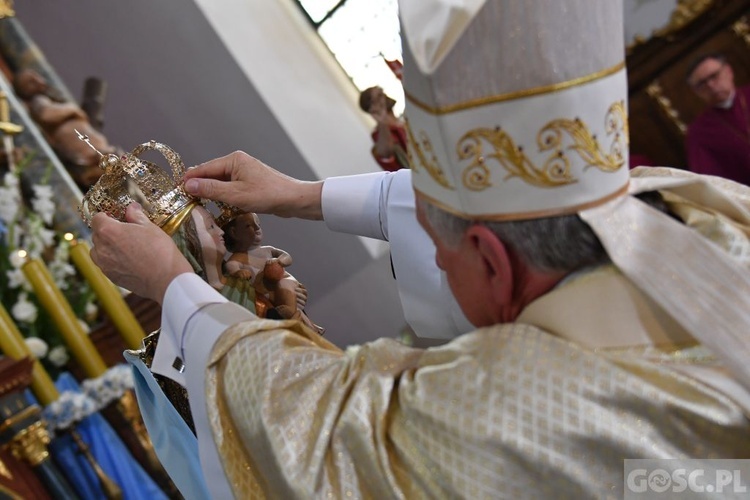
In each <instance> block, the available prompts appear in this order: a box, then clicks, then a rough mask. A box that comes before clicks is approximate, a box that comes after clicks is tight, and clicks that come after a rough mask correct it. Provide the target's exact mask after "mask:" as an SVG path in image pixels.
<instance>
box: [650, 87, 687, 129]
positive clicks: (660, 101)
mask: <svg viewBox="0 0 750 500" xmlns="http://www.w3.org/2000/svg"><path fill="white" fill-rule="evenodd" d="M646 94H648V96H649V97H651V98H652V99H653V100H655V101H656V104H657V105H658V106H659V109H660V110H661V112H662V113H663V114H664V116H666V117H667V118H668V119H669V120H670V121H671V122H672V123H673V124H674V126H675V127H677V129H678V130H679V131H680V133H681V134H682V135H685V134H686V133H687V125H685V122H683V121H682V119H680V114H679V113H678V112H677V110H676V109H674V106H672V101H671V100H669V98H668V97H667V96H665V95H664V89H662V87H661V84H660V83H659V82H658V81H654V82H653V83H652V84H651V85H649V86H648V87H646Z"/></svg>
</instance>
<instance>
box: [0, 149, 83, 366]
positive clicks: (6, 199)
mask: <svg viewBox="0 0 750 500" xmlns="http://www.w3.org/2000/svg"><path fill="white" fill-rule="evenodd" d="M32 158H33V154H27V155H25V156H24V157H23V158H22V159H21V161H19V162H18V164H17V165H15V166H10V167H9V168H6V169H5V173H4V174H3V176H2V183H1V184H0V299H2V303H3V305H4V306H5V307H6V308H7V309H8V312H9V313H10V315H11V316H12V317H13V320H14V321H15V323H16V325H17V326H18V329H19V330H20V331H21V333H22V335H23V336H24V337H25V338H26V342H27V345H28V346H29V348H30V350H31V351H32V353H34V355H35V356H36V357H37V358H38V359H39V360H40V361H41V362H42V364H43V365H44V367H45V368H46V369H47V370H48V371H49V372H50V375H52V376H53V377H54V376H56V375H57V374H58V373H59V372H60V371H61V370H62V369H63V368H64V366H65V365H66V363H67V361H68V359H69V355H68V351H67V349H66V347H65V345H64V344H63V341H62V338H61V337H60V335H59V334H58V332H57V329H56V327H55V325H54V322H53V320H52V318H51V317H50V315H49V314H47V312H46V311H44V309H43V308H42V307H41V306H40V305H39V302H38V300H37V298H36V296H35V295H34V293H33V291H32V288H31V285H30V284H29V282H28V280H27V279H26V277H25V276H24V273H23V271H22V270H21V265H22V264H23V257H22V256H21V254H20V253H19V251H25V252H26V254H27V255H28V256H29V257H31V258H41V259H42V260H44V261H45V262H46V264H47V267H48V268H49V270H50V273H51V274H52V276H53V278H54V280H55V284H56V285H57V286H58V287H59V288H60V289H61V290H62V292H63V294H64V295H65V297H66V298H67V299H68V301H69V302H70V304H71V306H72V308H73V311H74V312H75V314H76V316H77V317H78V318H79V320H80V321H81V322H82V323H83V326H84V329H85V330H86V331H89V330H90V327H89V323H91V322H92V321H93V320H94V319H95V318H96V316H97V306H96V302H95V295H94V292H93V290H92V289H91V287H90V286H89V285H88V283H87V282H86V280H84V279H83V277H82V276H80V274H79V273H78V272H77V270H76V269H75V267H74V266H73V265H72V264H71V262H70V256H69V249H70V241H71V240H72V239H73V235H69V234H62V233H59V232H56V231H55V230H53V229H52V220H53V217H54V212H55V204H54V201H53V195H54V193H53V191H52V187H51V186H49V184H48V182H49V172H50V171H51V168H52V167H50V168H49V169H48V171H47V172H48V173H47V175H45V176H44V177H43V178H42V179H40V180H39V182H38V183H37V184H33V185H32V186H31V188H30V190H28V191H29V192H28V193H25V192H24V190H23V189H22V185H21V172H22V171H23V168H24V166H25V165H27V164H28V163H29V162H30V161H31V160H32Z"/></svg>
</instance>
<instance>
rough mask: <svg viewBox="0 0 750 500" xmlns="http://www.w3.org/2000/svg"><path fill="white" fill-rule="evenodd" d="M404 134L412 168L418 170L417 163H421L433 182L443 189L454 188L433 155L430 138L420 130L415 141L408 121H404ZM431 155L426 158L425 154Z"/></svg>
mask: <svg viewBox="0 0 750 500" xmlns="http://www.w3.org/2000/svg"><path fill="white" fill-rule="evenodd" d="M405 127H406V135H407V136H408V139H409V148H408V155H409V165H411V167H412V168H413V169H414V170H418V165H421V166H423V167H424V169H425V170H426V171H427V173H428V174H429V175H430V177H432V178H433V179H434V180H435V182H437V183H438V184H440V185H441V186H443V187H444V188H445V189H450V190H454V189H455V188H454V187H453V186H452V185H451V183H450V182H449V181H448V179H447V178H446V177H445V172H443V169H442V168H440V163H439V162H438V159H437V157H436V156H435V151H434V150H433V149H432V143H431V142H430V139H429V138H428V137H427V134H425V133H424V132H422V133H421V134H420V139H421V141H420V142H417V140H416V138H415V137H414V133H413V132H412V130H411V127H410V126H409V121H408V120H407V121H406V125H405ZM426 153H427V154H429V155H430V156H431V158H430V159H428V158H427V154H426ZM414 154H416V156H417V157H418V160H419V162H417V161H415V159H414Z"/></svg>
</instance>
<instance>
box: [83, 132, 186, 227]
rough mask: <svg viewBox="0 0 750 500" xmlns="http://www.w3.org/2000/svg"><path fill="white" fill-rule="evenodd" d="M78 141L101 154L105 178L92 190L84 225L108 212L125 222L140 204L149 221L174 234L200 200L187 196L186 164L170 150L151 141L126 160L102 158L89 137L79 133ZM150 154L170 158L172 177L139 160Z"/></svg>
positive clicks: (85, 204)
mask: <svg viewBox="0 0 750 500" xmlns="http://www.w3.org/2000/svg"><path fill="white" fill-rule="evenodd" d="M76 133H77V134H78V138H79V139H81V140H82V141H84V142H85V143H86V144H88V145H89V146H90V147H91V148H92V149H94V151H96V152H97V153H99V155H100V156H101V159H100V160H99V166H100V167H101V168H102V170H104V174H102V176H101V177H100V178H99V180H98V181H97V182H96V184H94V185H93V186H91V188H90V189H89V190H88V192H87V193H86V195H85V196H84V197H83V202H82V204H81V206H80V207H79V212H80V213H81V217H82V218H83V220H84V222H86V224H88V225H89V226H90V225H91V219H92V218H93V217H94V215H96V214H97V213H99V212H104V213H106V214H107V215H109V216H110V217H113V218H115V219H117V220H119V221H124V220H125V209H126V208H127V206H128V205H129V204H131V203H132V202H134V201H137V202H138V203H140V204H141V206H142V207H143V211H144V212H145V213H146V215H148V218H149V219H150V220H151V221H152V222H153V223H154V224H156V225H157V226H159V227H161V228H162V229H163V230H164V231H165V232H166V233H167V234H170V235H172V234H174V232H175V231H176V230H177V228H178V227H179V226H180V224H181V223H182V221H183V220H184V219H185V217H187V215H188V214H189V213H190V211H191V210H192V209H193V208H194V207H195V206H196V205H198V204H200V199H198V198H195V197H193V196H190V195H189V194H187V193H186V192H185V191H184V190H183V188H182V186H181V185H180V179H182V176H183V174H184V173H185V164H184V163H183V162H182V159H181V158H180V156H179V155H178V154H177V153H176V152H175V151H174V150H173V149H172V148H170V147H169V146H167V145H165V144H161V143H159V142H156V141H153V140H152V141H149V142H147V143H144V144H141V145H140V146H137V147H136V148H135V149H133V150H132V151H131V152H130V153H125V154H123V155H122V156H117V155H114V154H107V155H105V154H102V153H101V152H99V151H98V150H97V149H96V148H95V147H94V146H93V145H92V144H91V142H90V141H89V138H88V136H85V135H82V134H81V133H80V132H78V131H77V130H76ZM146 151H157V152H159V153H161V155H162V156H164V158H166V160H167V162H168V163H169V165H170V167H171V170H172V175H171V176H170V175H169V174H168V173H167V172H166V171H165V170H164V169H163V168H162V167H160V166H159V165H156V164H154V163H151V162H148V161H146V160H142V159H141V158H139V156H140V155H141V154H143V153H144V152H146Z"/></svg>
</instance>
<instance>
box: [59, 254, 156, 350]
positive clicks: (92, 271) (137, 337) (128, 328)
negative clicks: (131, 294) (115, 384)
mask: <svg viewBox="0 0 750 500" xmlns="http://www.w3.org/2000/svg"><path fill="white" fill-rule="evenodd" d="M89 252H90V249H89V246H88V244H87V243H86V242H85V241H76V240H73V241H71V247H70V258H71V260H73V262H74V263H75V265H76V267H77V268H78V270H79V271H80V272H81V274H82V275H83V277H84V278H86V281H88V283H89V284H90V285H91V288H93V289H94V292H95V293H96V296H97V297H98V298H99V302H100V303H101V305H102V307H103V308H104V310H105V311H106V312H107V314H108V315H109V317H110V319H111V320H112V323H114V325H115V327H116V328H117V330H118V331H119V332H120V335H121V336H122V338H123V339H124V340H125V343H126V344H127V345H128V347H129V348H130V349H140V348H141V347H142V341H143V338H144V337H145V336H146V333H145V332H144V331H143V328H142V327H141V324H140V323H139V322H138V320H137V319H136V318H135V316H134V315H133V312H132V311H131V310H130V307H128V304H127V303H126V302H125V300H124V299H123V298H122V295H120V292H119V290H118V289H117V287H115V285H114V284H112V282H111V281H109V279H108V278H107V277H106V276H105V275H104V273H103V272H102V271H101V269H99V268H98V267H97V266H96V264H94V261H92V260H91V255H90V254H89Z"/></svg>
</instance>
